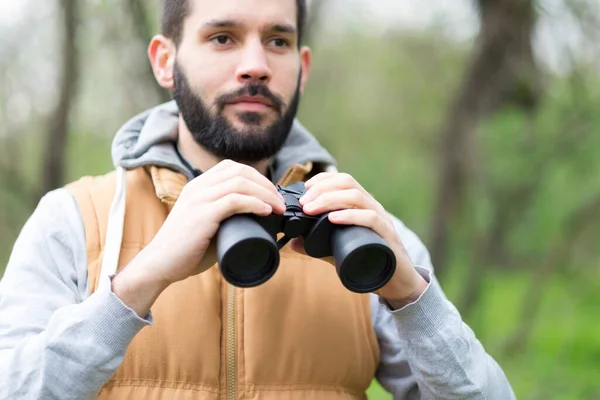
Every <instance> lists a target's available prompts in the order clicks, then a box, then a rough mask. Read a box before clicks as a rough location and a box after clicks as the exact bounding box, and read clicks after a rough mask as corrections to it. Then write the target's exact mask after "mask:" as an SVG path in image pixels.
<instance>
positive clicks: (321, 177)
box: [304, 172, 339, 189]
mask: <svg viewBox="0 0 600 400" xmlns="http://www.w3.org/2000/svg"><path fill="white" fill-rule="evenodd" d="M335 175H339V173H338V172H321V173H319V174H317V175H315V176H313V177H312V178H310V179H309V180H307V181H306V182H304V186H305V187H306V188H307V189H310V188H311V187H312V186H313V185H314V184H315V183H317V182H320V181H322V180H324V179H329V178H331V177H333V176H335Z"/></svg>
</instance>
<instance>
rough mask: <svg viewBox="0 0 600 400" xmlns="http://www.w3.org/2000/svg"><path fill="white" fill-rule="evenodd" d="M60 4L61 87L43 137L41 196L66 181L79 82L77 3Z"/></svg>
mask: <svg viewBox="0 0 600 400" xmlns="http://www.w3.org/2000/svg"><path fill="white" fill-rule="evenodd" d="M60 4H61V7H60V9H61V14H62V20H63V23H64V24H63V26H64V31H63V36H62V37H63V39H62V73H61V85H60V94H59V98H58V104H57V106H56V109H55V111H54V115H53V117H52V119H51V121H50V122H49V125H48V126H49V129H48V132H47V136H46V137H47V140H48V142H47V145H46V152H45V154H44V162H43V165H42V174H41V175H42V185H41V190H42V193H46V192H49V191H50V190H53V189H56V188H58V187H60V186H62V185H63V184H64V181H65V165H66V152H67V138H68V134H69V117H70V114H71V108H72V105H73V101H74V97H75V93H76V90H77V83H78V81H79V65H78V51H77V46H76V40H77V24H78V21H77V19H78V16H79V13H78V7H79V4H78V2H77V0H61V2H60Z"/></svg>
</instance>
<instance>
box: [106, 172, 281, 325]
mask: <svg viewBox="0 0 600 400" xmlns="http://www.w3.org/2000/svg"><path fill="white" fill-rule="evenodd" d="M284 211H285V202H284V200H283V197H281V195H280V194H279V193H278V192H277V189H276V187H275V185H273V183H271V182H270V181H269V180H268V179H267V178H266V177H265V176H263V175H262V174H260V173H259V172H258V171H257V170H256V169H254V168H252V167H249V166H247V165H244V164H239V163H236V162H233V161H230V160H225V161H222V162H220V163H219V164H217V165H216V166H214V167H213V168H211V169H210V170H208V171H206V172H205V173H203V174H202V175H200V176H199V177H197V178H195V179H194V180H192V181H190V182H189V183H188V184H187V185H186V186H185V188H184V189H183V191H182V192H181V195H180V196H179V199H178V200H177V202H176V204H175V206H174V207H173V209H172V210H171V212H170V214H169V216H168V217H167V219H166V220H165V222H164V224H163V226H162V227H161V228H160V230H159V231H158V233H157V234H156V236H155V237H154V238H153V239H152V241H151V242H150V243H149V244H148V245H147V246H146V247H145V248H144V249H143V250H142V251H141V252H140V253H139V254H138V255H137V256H136V257H135V258H134V259H133V260H132V261H131V263H130V264H128V265H127V267H125V268H124V269H123V270H122V271H120V272H119V273H118V274H117V276H115V277H114V279H113V282H112V287H113V292H114V293H115V294H116V295H117V296H118V297H119V298H120V299H121V300H122V301H123V302H124V303H125V304H127V305H128V306H129V307H131V308H132V309H133V310H134V311H135V312H136V313H137V314H138V315H140V316H142V317H144V316H145V315H147V314H148V312H149V310H150V307H151V306H152V304H154V302H155V301H156V299H157V298H158V296H159V295H160V293H162V291H163V290H165V289H166V288H167V287H168V286H169V285H171V284H172V283H175V282H178V281H181V280H184V279H186V278H188V277H190V276H193V275H197V274H200V273H202V272H204V271H206V270H207V269H208V268H210V267H211V266H212V265H214V263H215V262H216V260H217V259H216V251H215V243H214V241H213V238H214V237H215V235H216V233H217V230H218V229H219V225H220V224H221V222H222V221H223V220H225V219H227V218H228V217H230V216H232V215H234V214H245V213H251V214H256V215H259V216H266V215H269V214H271V212H275V213H278V214H282V213H283V212H284Z"/></svg>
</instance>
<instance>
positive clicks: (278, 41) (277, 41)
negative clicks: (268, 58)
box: [269, 38, 289, 47]
mask: <svg viewBox="0 0 600 400" xmlns="http://www.w3.org/2000/svg"><path fill="white" fill-rule="evenodd" d="M269 43H270V44H272V45H273V46H275V47H287V46H288V45H289V42H288V41H287V40H285V39H283V38H276V39H273V40H271V41H270V42H269Z"/></svg>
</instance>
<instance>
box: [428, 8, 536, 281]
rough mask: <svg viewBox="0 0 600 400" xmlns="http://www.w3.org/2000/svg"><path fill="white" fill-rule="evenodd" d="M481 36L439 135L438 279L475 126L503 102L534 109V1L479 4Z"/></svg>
mask: <svg viewBox="0 0 600 400" xmlns="http://www.w3.org/2000/svg"><path fill="white" fill-rule="evenodd" d="M479 3H480V11H481V32H480V35H479V37H478V40H477V42H476V50H475V53H474V57H473V59H472V61H471V63H470V66H469V67H468V68H467V70H466V75H465V77H464V79H463V84H462V86H461V87H460V89H459V90H458V92H457V94H456V99H455V101H454V102H453V103H452V106H451V108H450V109H449V113H448V116H447V118H446V123H444V125H443V128H442V132H441V135H440V137H441V146H440V159H441V160H442V161H441V165H440V184H439V191H438V195H437V201H436V210H435V213H434V217H433V221H432V242H431V243H432V244H431V247H430V252H431V257H432V260H433V263H434V265H435V266H436V271H437V273H438V274H441V275H442V277H443V273H444V268H445V267H446V265H447V261H448V248H447V247H448V242H449V236H450V233H451V230H452V229H451V226H452V225H453V223H456V222H457V221H459V220H460V217H461V215H462V213H463V212H464V207H465V199H466V197H467V196H468V192H469V185H470V184H471V182H472V180H473V178H474V176H475V169H476V168H475V167H476V165H477V146H476V128H477V126H478V124H479V123H480V122H481V121H482V120H483V119H484V118H486V117H487V116H489V115H490V114H491V113H493V112H494V111H497V110H498V109H499V108H500V107H502V106H503V105H504V104H506V103H513V104H516V105H517V106H519V107H522V108H524V109H526V110H531V111H532V110H534V109H535V107H536V105H537V102H538V98H539V96H540V83H539V75H538V71H537V67H536V65H535V61H534V58H533V51H532V47H531V35H532V32H533V29H534V27H535V21H536V18H535V12H534V6H533V0H479Z"/></svg>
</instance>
